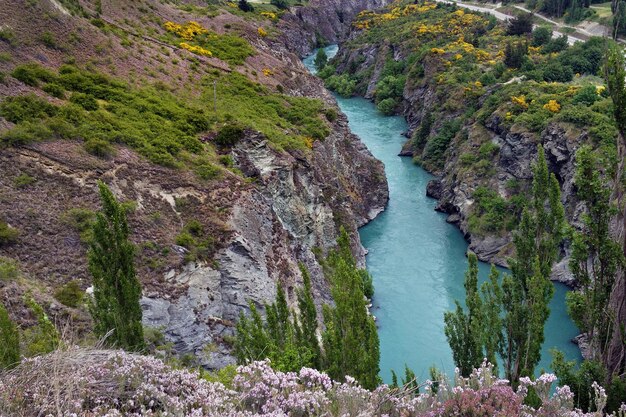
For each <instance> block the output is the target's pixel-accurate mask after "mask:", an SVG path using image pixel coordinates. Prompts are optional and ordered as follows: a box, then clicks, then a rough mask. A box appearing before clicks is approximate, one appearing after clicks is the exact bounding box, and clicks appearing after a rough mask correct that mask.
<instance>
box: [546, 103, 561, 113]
mask: <svg viewBox="0 0 626 417" xmlns="http://www.w3.org/2000/svg"><path fill="white" fill-rule="evenodd" d="M543 108H544V109H546V110H548V111H551V112H552V113H558V112H560V111H561V105H560V104H559V103H558V102H557V101H556V100H550V101H548V102H547V103H546V104H544V105H543Z"/></svg>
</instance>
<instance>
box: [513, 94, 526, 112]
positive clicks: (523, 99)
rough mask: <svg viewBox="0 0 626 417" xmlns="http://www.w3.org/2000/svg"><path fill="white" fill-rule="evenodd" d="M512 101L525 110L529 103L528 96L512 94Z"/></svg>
mask: <svg viewBox="0 0 626 417" xmlns="http://www.w3.org/2000/svg"><path fill="white" fill-rule="evenodd" d="M511 102H512V103H513V104H515V105H517V106H519V107H521V108H522V109H524V110H527V109H528V103H527V102H526V96H525V95H521V96H511Z"/></svg>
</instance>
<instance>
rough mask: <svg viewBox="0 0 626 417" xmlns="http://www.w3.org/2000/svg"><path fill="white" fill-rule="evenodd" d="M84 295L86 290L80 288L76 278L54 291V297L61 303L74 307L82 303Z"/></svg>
mask: <svg viewBox="0 0 626 417" xmlns="http://www.w3.org/2000/svg"><path fill="white" fill-rule="evenodd" d="M84 295H85V293H84V291H83V290H82V289H81V288H80V284H79V283H78V281H76V280H72V281H70V282H68V283H67V284H65V285H63V286H61V287H59V288H58V289H57V290H56V291H55V292H54V298H56V299H57V300H58V301H59V302H60V303H61V304H63V305H66V306H68V307H73V308H76V307H78V306H80V305H81V303H82V301H83V297H84Z"/></svg>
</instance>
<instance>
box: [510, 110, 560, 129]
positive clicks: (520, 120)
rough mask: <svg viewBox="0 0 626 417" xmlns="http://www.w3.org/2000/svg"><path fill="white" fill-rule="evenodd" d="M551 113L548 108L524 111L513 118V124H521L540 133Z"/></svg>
mask: <svg viewBox="0 0 626 417" xmlns="http://www.w3.org/2000/svg"><path fill="white" fill-rule="evenodd" d="M551 117H552V113H550V112H549V111H548V110H545V109H540V110H537V111H534V112H530V111H528V112H524V113H522V114H520V115H519V116H517V117H516V118H515V124H517V125H519V126H523V127H524V128H526V129H528V130H529V131H531V132H537V133H541V132H542V131H543V130H544V129H545V128H546V125H547V124H548V120H549V119H550V118H551Z"/></svg>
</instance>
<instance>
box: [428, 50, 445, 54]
mask: <svg viewBox="0 0 626 417" xmlns="http://www.w3.org/2000/svg"><path fill="white" fill-rule="evenodd" d="M430 53H432V54H435V55H441V54H445V53H446V51H445V50H444V49H441V48H431V49H430Z"/></svg>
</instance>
